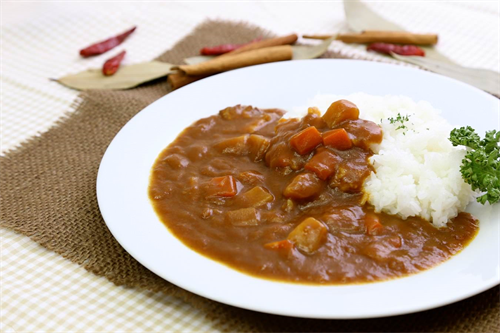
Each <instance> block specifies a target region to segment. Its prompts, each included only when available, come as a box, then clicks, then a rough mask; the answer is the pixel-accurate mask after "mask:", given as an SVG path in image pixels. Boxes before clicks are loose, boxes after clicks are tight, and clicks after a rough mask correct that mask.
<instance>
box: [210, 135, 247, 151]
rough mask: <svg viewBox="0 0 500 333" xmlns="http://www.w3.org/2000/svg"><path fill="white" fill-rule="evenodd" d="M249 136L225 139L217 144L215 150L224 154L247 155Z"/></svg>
mask: <svg viewBox="0 0 500 333" xmlns="http://www.w3.org/2000/svg"><path fill="white" fill-rule="evenodd" d="M248 137H249V135H241V136H237V137H235V138H230V139H225V140H223V141H221V142H218V143H217V144H215V146H214V147H215V148H216V149H218V150H220V151H221V152H222V153H224V154H234V155H246V154H248V145H247V141H248Z"/></svg>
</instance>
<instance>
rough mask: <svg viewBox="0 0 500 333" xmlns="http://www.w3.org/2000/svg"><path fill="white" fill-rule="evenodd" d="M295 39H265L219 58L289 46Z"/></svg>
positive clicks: (286, 37) (294, 36)
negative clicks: (266, 48)
mask: <svg viewBox="0 0 500 333" xmlns="http://www.w3.org/2000/svg"><path fill="white" fill-rule="evenodd" d="M297 39H298V36H297V35H296V34H291V35H288V36H283V37H276V38H270V39H265V40H261V41H258V42H254V43H250V44H247V45H245V46H242V47H240V48H238V49H236V50H233V51H231V52H228V53H225V54H222V55H220V57H225V56H230V55H235V54H238V53H242V52H247V51H252V50H257V49H263V48H265V47H271V46H279V45H290V44H293V43H295V42H296V41H297Z"/></svg>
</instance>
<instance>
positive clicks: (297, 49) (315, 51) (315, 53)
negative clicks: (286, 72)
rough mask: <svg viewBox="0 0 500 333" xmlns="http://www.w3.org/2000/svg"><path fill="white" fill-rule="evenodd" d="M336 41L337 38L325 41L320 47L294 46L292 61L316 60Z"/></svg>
mask: <svg viewBox="0 0 500 333" xmlns="http://www.w3.org/2000/svg"><path fill="white" fill-rule="evenodd" d="M334 40H335V36H332V37H330V38H327V39H325V40H324V41H322V42H321V43H320V44H318V45H313V46H309V45H294V46H292V52H293V58H292V60H300V59H314V58H317V57H319V56H321V55H322V54H323V53H325V52H326V50H328V47H329V46H330V44H331V43H332V42H333V41H334Z"/></svg>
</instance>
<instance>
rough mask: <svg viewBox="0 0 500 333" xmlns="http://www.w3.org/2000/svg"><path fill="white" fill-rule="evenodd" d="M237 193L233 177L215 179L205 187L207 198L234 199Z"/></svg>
mask: <svg viewBox="0 0 500 333" xmlns="http://www.w3.org/2000/svg"><path fill="white" fill-rule="evenodd" d="M237 193H238V187H237V186H236V180H235V179H234V178H233V176H223V177H215V178H212V179H210V181H209V182H208V183H207V185H206V194H207V197H234V196H235V195H236V194H237Z"/></svg>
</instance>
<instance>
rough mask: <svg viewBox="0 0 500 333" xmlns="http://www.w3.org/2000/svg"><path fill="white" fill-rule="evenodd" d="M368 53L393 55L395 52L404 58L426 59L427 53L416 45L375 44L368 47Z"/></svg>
mask: <svg viewBox="0 0 500 333" xmlns="http://www.w3.org/2000/svg"><path fill="white" fill-rule="evenodd" d="M366 49H367V50H368V51H375V52H378V53H385V54H391V52H394V53H396V54H399V55H404V56H420V57H425V51H424V50H422V49H421V48H420V47H418V46H415V45H396V44H388V43H373V44H370V45H368V46H367V47H366Z"/></svg>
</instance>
